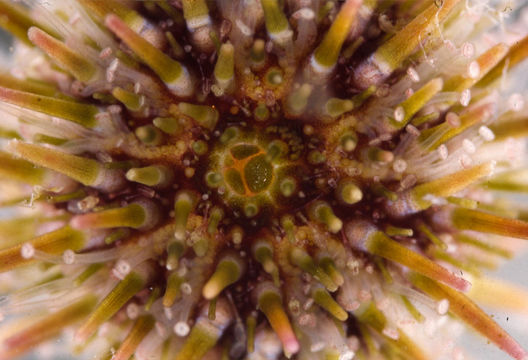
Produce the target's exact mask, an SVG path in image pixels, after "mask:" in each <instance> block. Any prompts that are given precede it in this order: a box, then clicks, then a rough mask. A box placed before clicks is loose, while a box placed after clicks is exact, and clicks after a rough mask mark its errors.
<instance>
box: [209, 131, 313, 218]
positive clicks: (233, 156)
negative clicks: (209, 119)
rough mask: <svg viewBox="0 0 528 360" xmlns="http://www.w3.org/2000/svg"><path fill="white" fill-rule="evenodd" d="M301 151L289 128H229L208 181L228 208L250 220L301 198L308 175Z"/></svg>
mask: <svg viewBox="0 0 528 360" xmlns="http://www.w3.org/2000/svg"><path fill="white" fill-rule="evenodd" d="M301 151H302V141H301V139H300V138H299V137H298V136H297V135H296V134H295V133H294V132H292V131H289V130H287V129H280V130H279V129H277V128H273V127H270V128H265V129H262V130H247V129H244V128H242V127H236V126H234V127H229V128H227V129H225V130H224V132H223V133H222V134H221V135H220V137H219V139H218V142H217V144H216V145H215V147H214V149H213V151H212V154H211V156H210V161H209V165H208V170H207V172H206V174H205V181H206V184H207V186H208V187H210V188H214V189H216V190H217V192H218V194H219V195H220V197H221V198H222V199H223V201H224V203H225V204H226V205H227V206H228V207H229V208H231V209H232V210H235V211H239V212H242V213H243V214H244V215H245V216H246V217H248V218H251V217H254V216H256V215H258V214H262V213H263V212H265V211H266V209H270V208H275V209H277V208H282V207H285V206H286V203H288V202H290V203H291V202H292V200H294V199H295V198H297V197H298V196H297V195H298V193H299V191H300V190H301V186H302V182H303V174H305V172H306V171H305V168H304V166H303V165H302V164H301V163H300V162H299V160H298V159H299V154H300V152H301ZM294 202H295V201H294Z"/></svg>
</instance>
